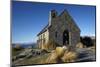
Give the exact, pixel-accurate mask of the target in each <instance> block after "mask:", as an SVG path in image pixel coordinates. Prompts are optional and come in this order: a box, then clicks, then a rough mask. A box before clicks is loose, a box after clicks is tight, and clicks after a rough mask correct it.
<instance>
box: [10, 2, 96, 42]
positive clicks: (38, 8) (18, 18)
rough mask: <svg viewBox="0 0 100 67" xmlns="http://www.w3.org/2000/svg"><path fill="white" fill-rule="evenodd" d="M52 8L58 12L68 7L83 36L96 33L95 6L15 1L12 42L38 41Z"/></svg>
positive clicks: (13, 5)
mask: <svg viewBox="0 0 100 67" xmlns="http://www.w3.org/2000/svg"><path fill="white" fill-rule="evenodd" d="M52 9H55V10H56V11H57V12H58V14H60V13H61V12H62V11H63V10H64V9H67V10H68V12H69V13H70V15H71V16H72V18H73V19H74V20H75V22H76V24H77V25H78V26H79V28H80V29H81V36H94V35H95V23H96V22H95V11H96V10H95V6H81V5H69V4H66V5H65V4H50V3H36V2H20V1H13V3H12V42H13V43H29V42H36V39H37V34H38V33H39V32H40V31H41V29H43V27H44V26H45V25H47V24H48V18H49V11H50V10H52Z"/></svg>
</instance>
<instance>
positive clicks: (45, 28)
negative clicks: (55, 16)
mask: <svg viewBox="0 0 100 67" xmlns="http://www.w3.org/2000/svg"><path fill="white" fill-rule="evenodd" d="M64 12H66V13H67V14H68V15H69V13H68V11H67V10H66V9H64V11H63V12H62V13H61V14H60V15H59V16H61V15H62V14H63V13H64ZM69 16H70V15H69ZM70 18H71V21H72V22H73V24H74V25H75V26H76V28H77V29H78V30H79V31H80V28H79V27H78V26H77V24H76V23H75V21H74V20H73V18H72V17H71V16H70ZM49 27H50V26H49V24H47V25H46V26H45V27H44V28H43V29H42V30H41V31H40V32H39V33H38V34H37V36H39V35H40V34H42V33H44V32H45V31H46V30H47V29H48V28H49Z"/></svg>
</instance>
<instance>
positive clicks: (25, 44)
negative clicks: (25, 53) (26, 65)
mask: <svg viewBox="0 0 100 67" xmlns="http://www.w3.org/2000/svg"><path fill="white" fill-rule="evenodd" d="M16 45H20V46H21V47H22V48H28V47H33V48H36V47H37V44H36V43H13V44H12V47H16Z"/></svg>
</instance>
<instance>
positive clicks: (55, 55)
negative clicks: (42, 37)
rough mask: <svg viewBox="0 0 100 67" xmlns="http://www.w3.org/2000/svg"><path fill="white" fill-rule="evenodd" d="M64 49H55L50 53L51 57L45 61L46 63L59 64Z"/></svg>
mask: <svg viewBox="0 0 100 67" xmlns="http://www.w3.org/2000/svg"><path fill="white" fill-rule="evenodd" d="M64 52H65V48H63V47H56V49H55V50H53V51H52V52H51V55H50V56H49V57H48V59H47V60H46V63H59V62H61V60H60V59H61V57H62V56H63V55H64Z"/></svg>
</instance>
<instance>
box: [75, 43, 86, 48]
mask: <svg viewBox="0 0 100 67" xmlns="http://www.w3.org/2000/svg"><path fill="white" fill-rule="evenodd" d="M76 48H84V45H83V44H82V43H81V42H79V43H78V44H77V45H76Z"/></svg>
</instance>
